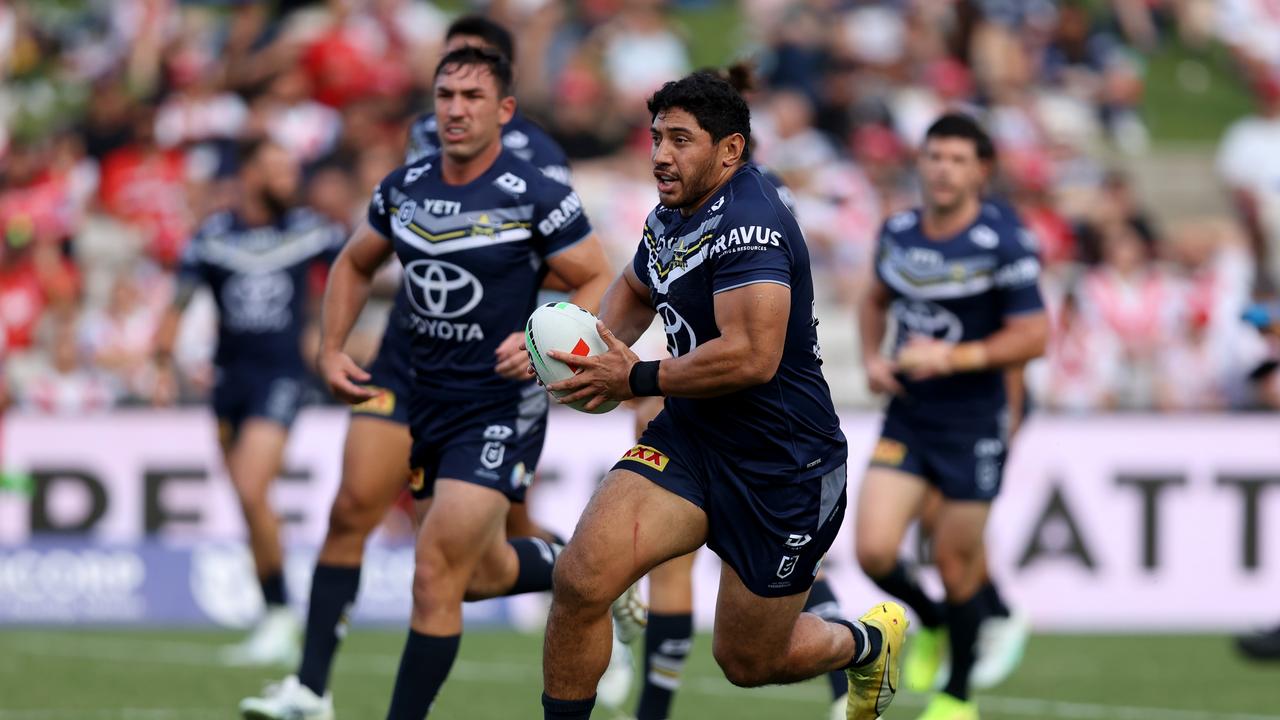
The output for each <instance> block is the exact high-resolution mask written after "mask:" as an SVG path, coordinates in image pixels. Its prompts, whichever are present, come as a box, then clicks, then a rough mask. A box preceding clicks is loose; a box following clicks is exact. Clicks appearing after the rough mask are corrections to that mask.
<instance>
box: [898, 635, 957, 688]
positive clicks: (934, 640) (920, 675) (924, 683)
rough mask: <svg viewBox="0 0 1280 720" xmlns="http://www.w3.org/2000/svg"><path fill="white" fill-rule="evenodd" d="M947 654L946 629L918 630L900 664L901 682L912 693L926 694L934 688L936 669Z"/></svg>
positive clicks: (908, 644) (936, 675)
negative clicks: (905, 684)
mask: <svg viewBox="0 0 1280 720" xmlns="http://www.w3.org/2000/svg"><path fill="white" fill-rule="evenodd" d="M946 654H947V628H946V627H945V626H939V627H936V628H920V629H919V630H917V631H916V632H915V634H914V635H912V636H911V642H909V643H907V657H906V659H905V660H903V663H902V676H903V680H905V681H906V683H907V689H908V690H910V691H912V692H928V691H930V690H932V689H934V687H936V685H935V681H936V680H937V677H938V668H939V667H941V666H942V658H943V656H944V655H946Z"/></svg>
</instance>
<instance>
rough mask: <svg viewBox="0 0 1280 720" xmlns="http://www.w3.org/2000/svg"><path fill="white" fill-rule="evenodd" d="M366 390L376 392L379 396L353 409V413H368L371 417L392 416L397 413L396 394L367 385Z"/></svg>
mask: <svg viewBox="0 0 1280 720" xmlns="http://www.w3.org/2000/svg"><path fill="white" fill-rule="evenodd" d="M365 389H367V390H373V391H376V392H377V393H378V394H377V395H374V396H373V397H371V398H369V399H368V400H365V401H364V402H362V403H360V404H359V405H356V406H355V407H353V408H351V410H352V412H358V413H368V414H370V415H390V414H391V413H393V412H395V411H396V394H395V393H393V392H391V391H390V390H388V389H386V388H380V387H377V386H374V385H366V386H365Z"/></svg>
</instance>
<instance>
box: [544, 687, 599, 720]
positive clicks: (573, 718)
mask: <svg viewBox="0 0 1280 720" xmlns="http://www.w3.org/2000/svg"><path fill="white" fill-rule="evenodd" d="M595 706H596V696H595V695H592V696H591V697H589V698H587V699H586V700H556V699H555V698H553V697H550V696H548V695H547V694H546V693H542V717H543V720H590V718H591V711H592V710H593V709H594V708H595Z"/></svg>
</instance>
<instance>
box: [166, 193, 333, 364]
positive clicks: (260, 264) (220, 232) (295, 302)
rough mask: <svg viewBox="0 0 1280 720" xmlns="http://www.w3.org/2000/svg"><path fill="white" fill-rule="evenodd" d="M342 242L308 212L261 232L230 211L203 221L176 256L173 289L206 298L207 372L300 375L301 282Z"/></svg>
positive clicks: (296, 211)
mask: <svg viewBox="0 0 1280 720" xmlns="http://www.w3.org/2000/svg"><path fill="white" fill-rule="evenodd" d="M345 240H346V231H345V230H344V229H343V228H342V226H341V225H338V224H336V223H334V222H331V221H330V220H328V219H327V218H325V217H323V216H322V215H320V214H319V213H317V212H315V211H313V210H311V209H308V208H296V209H293V210H290V211H288V212H287V213H285V214H284V215H283V216H282V217H280V218H279V219H278V220H277V221H276V222H275V223H273V224H271V225H261V226H252V225H249V224H247V223H246V222H245V221H244V220H243V219H241V218H240V217H239V216H238V215H237V214H236V213H234V212H231V211H223V212H218V213H214V214H213V215H210V216H209V217H208V218H207V219H206V220H205V221H204V223H202V224H201V226H200V228H199V229H198V230H197V231H196V234H195V235H194V236H192V238H191V241H190V242H189V243H188V244H187V247H186V249H185V250H184V251H183V255H182V261H181V264H180V266H179V269H178V282H179V283H203V284H206V285H208V286H209V289H210V290H212V291H213V297H214V299H215V301H216V302H217V304H218V350H217V353H216V355H215V356H214V364H215V365H217V366H218V367H221V368H238V367H250V368H264V369H269V370H273V371H275V370H278V371H282V372H294V371H299V372H300V371H302V370H303V369H304V368H305V366H306V364H305V363H304V362H303V359H302V351H301V349H300V347H299V344H300V341H301V337H302V330H303V328H304V326H305V325H306V320H307V310H306V304H307V274H308V272H309V271H310V269H311V266H312V265H313V264H314V263H316V262H323V263H325V264H329V263H331V262H332V261H333V258H334V257H336V256H337V253H338V251H339V250H341V248H342V244H343V242H344V241H345Z"/></svg>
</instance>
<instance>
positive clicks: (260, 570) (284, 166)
mask: <svg viewBox="0 0 1280 720" xmlns="http://www.w3.org/2000/svg"><path fill="white" fill-rule="evenodd" d="M237 156H238V159H239V169H238V181H239V188H238V190H239V199H238V201H237V202H236V206H235V208H234V209H231V210H226V211H223V212H218V213H215V214H213V215H211V216H210V217H209V218H207V219H206V220H205V221H204V223H203V224H202V225H201V226H200V228H199V230H197V231H196V233H195V235H194V236H193V237H192V238H191V241H190V242H189V243H188V245H187V247H186V250H185V251H184V252H183V256H182V261H181V266H180V267H179V269H178V278H177V288H176V291H175V293H174V298H173V302H172V304H171V305H170V307H169V309H168V311H167V312H166V314H165V316H164V318H163V319H162V321H161V323H160V327H159V328H158V330H157V334H156V339H155V357H156V361H157V365H158V367H159V368H160V371H161V379H160V383H159V385H160V394H161V395H162V396H168V395H172V394H173V391H174V388H175V387H176V386H175V379H174V376H173V372H172V365H171V359H172V355H173V346H174V342H175V339H176V338H177V333H178V326H179V323H180V320H181V317H182V313H183V311H184V310H185V309H186V308H187V306H188V305H189V304H190V302H191V300H192V298H193V297H194V296H195V293H196V290H197V289H198V288H199V287H200V286H201V285H206V286H208V288H209V289H210V290H211V291H212V292H213V297H214V300H215V302H216V303H217V306H218V350H217V354H216V355H215V356H214V366H215V368H216V375H215V381H214V387H213V398H212V400H213V410H214V414H215V415H216V416H217V419H218V439H219V444H220V446H221V448H222V457H223V461H224V462H225V464H226V468H227V472H228V474H229V475H230V476H231V482H232V484H233V486H234V487H235V490H236V495H237V496H238V497H239V499H240V506H241V509H242V510H243V512H244V518H245V524H246V526H247V527H248V531H249V546H250V549H251V550H252V552H253V560H254V566H255V568H256V570H257V574H258V581H259V582H260V583H261V586H262V595H263V599H264V601H265V603H266V614H265V615H264V617H263V619H262V621H261V622H260V623H259V625H258V626H257V628H256V629H255V630H254V632H253V634H251V635H250V636H249V638H248V639H247V640H246V641H245V642H243V643H241V644H239V645H236V646H234V647H231V648H228V649H227V651H226V653H225V656H224V660H226V661H227V662H229V663H232V664H237V665H267V664H276V663H281V662H294V661H295V660H296V657H297V653H298V637H297V636H298V627H297V625H298V623H297V620H296V619H295V618H294V616H293V614H292V612H291V611H290V610H289V608H288V604H287V596H286V590H285V583H284V572H283V568H284V565H283V562H284V561H283V552H282V550H281V547H280V520H279V518H278V517H276V514H275V512H274V511H273V510H272V509H271V505H270V502H269V500H268V497H267V495H268V491H269V489H270V487H271V483H272V482H273V481H274V480H275V478H276V476H277V475H278V474H279V473H280V470H281V466H282V465H283V462H284V449H285V443H286V442H287V441H288V439H289V428H290V426H291V425H292V424H293V420H294V418H295V416H296V415H297V413H298V409H299V408H300V407H301V405H302V401H303V392H304V389H305V387H306V385H307V382H308V381H307V375H308V369H307V363H306V362H304V361H303V359H302V348H301V341H302V332H303V328H304V327H305V324H306V320H307V310H306V308H307V274H308V273H309V271H310V270H311V268H312V267H313V266H314V265H315V264H316V263H321V262H322V263H326V264H327V262H328V261H329V260H330V259H331V258H333V256H334V254H335V253H336V252H337V250H338V248H339V247H340V246H341V244H342V240H343V235H344V233H343V231H342V228H341V227H340V226H337V225H335V224H333V223H331V222H329V221H328V220H326V219H325V218H324V217H323V216H321V215H320V214H319V213H316V212H314V211H312V210H310V209H308V208H301V207H297V206H296V202H297V197H298V186H299V175H300V171H299V168H298V165H297V163H296V162H295V161H294V160H293V158H292V157H291V156H290V155H289V153H288V151H287V150H285V149H284V148H282V147H280V146H279V145H277V144H275V143H273V142H270V141H266V140H251V141H247V142H245V143H243V144H242V146H241V147H240V149H239V152H238V153H237Z"/></svg>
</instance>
